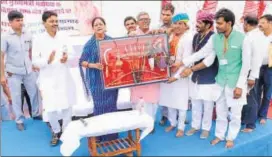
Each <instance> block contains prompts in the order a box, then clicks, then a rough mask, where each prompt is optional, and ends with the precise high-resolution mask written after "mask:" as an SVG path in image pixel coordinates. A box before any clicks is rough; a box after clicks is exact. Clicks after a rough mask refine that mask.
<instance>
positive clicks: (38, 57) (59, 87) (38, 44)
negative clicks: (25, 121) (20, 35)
mask: <svg viewBox="0 0 272 157" xmlns="http://www.w3.org/2000/svg"><path fill="white" fill-rule="evenodd" d="M68 46H69V48H70V47H71V46H70V45H69V42H68V38H67V37H66V36H65V35H64V34H61V33H59V32H57V34H56V35H55V37H51V36H50V35H49V34H48V33H47V32H44V33H42V34H40V35H37V37H36V38H34V40H33V49H32V61H33V65H35V66H37V67H39V68H40V73H39V77H38V79H37V85H38V88H39V90H40V92H41V95H42V104H43V111H44V112H43V114H44V113H46V112H53V111H62V110H63V109H67V108H69V107H71V105H74V104H75V103H76V98H75V95H74V91H75V84H74V81H73V79H72V77H71V73H70V71H69V67H68V64H67V62H66V63H61V62H60V59H61V58H62V56H63V52H66V53H68V58H69V52H70V50H71V49H68ZM52 51H55V52H56V54H55V58H54V60H53V61H52V63H51V64H48V59H49V56H50V55H51V53H52ZM56 96H57V97H56Z"/></svg>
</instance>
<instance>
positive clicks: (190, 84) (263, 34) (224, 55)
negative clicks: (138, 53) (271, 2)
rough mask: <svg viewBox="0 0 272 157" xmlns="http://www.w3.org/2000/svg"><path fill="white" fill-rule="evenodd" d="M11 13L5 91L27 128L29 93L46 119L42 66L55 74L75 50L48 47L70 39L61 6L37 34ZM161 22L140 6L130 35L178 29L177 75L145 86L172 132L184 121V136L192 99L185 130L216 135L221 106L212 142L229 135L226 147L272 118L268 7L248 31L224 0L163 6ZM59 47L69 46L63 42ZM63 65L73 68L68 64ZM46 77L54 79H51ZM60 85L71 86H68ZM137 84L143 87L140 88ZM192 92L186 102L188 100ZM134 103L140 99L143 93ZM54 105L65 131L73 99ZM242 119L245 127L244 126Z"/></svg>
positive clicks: (247, 22)
mask: <svg viewBox="0 0 272 157" xmlns="http://www.w3.org/2000/svg"><path fill="white" fill-rule="evenodd" d="M176 12H180V11H176ZM8 20H9V22H10V27H11V29H10V31H8V32H7V33H5V34H4V35H1V85H2V87H3V89H4V90H3V91H4V92H5V91H10V94H9V92H6V94H7V95H8V96H10V100H11V101H10V103H12V107H13V111H14V113H15V117H16V118H15V122H16V126H17V128H18V129H19V130H21V131H22V130H24V129H25V126H24V123H23V120H24V118H23V117H24V116H23V112H22V104H23V101H22V100H23V99H22V97H23V96H24V95H26V97H27V101H28V103H29V104H31V105H30V106H31V116H32V117H33V118H34V119H41V116H40V115H39V112H38V111H39V102H40V101H39V99H40V97H39V96H40V92H41V88H46V87H45V86H46V85H47V84H46V85H45V84H44V85H41V84H39V83H41V82H42V80H41V79H39V80H38V84H39V87H40V88H37V84H36V82H37V78H39V75H41V74H39V70H40V68H47V69H49V71H48V73H47V74H45V73H42V75H43V76H45V75H47V76H50V64H51V63H52V62H54V58H57V57H59V58H58V59H59V60H60V62H61V63H63V64H64V63H66V62H67V60H68V58H69V57H68V55H67V53H63V54H62V55H61V56H55V52H51V51H50V52H45V49H47V48H48V47H50V46H51V47H53V46H52V45H54V44H56V43H57V44H59V43H60V41H61V40H60V39H64V38H62V37H59V36H58V34H57V35H56V32H57V29H58V19H57V14H54V13H50V12H45V13H44V14H43V15H42V20H43V24H44V26H45V29H46V32H45V33H46V34H43V35H41V36H39V38H36V39H35V40H34V41H32V37H31V34H29V33H28V32H27V31H26V30H25V29H24V28H23V15H22V13H20V12H18V11H11V12H10V13H9V14H8ZM189 20H197V24H196V30H197V33H195V34H194V33H193V32H191V31H190V27H194V26H190V25H189V24H188V21H189ZM214 21H215V24H214ZM161 22H162V23H161V25H160V26H158V29H151V28H150V23H151V19H150V16H149V14H148V13H147V12H140V13H139V14H138V15H137V17H136V18H134V17H133V16H128V17H126V18H125V19H124V26H125V28H126V30H127V34H126V36H135V35H144V34H146V35H147V34H157V33H166V34H168V35H169V37H170V41H169V45H170V51H173V53H174V54H173V55H176V56H177V59H176V60H175V63H174V64H173V65H171V71H172V73H173V74H174V75H171V76H170V78H169V80H168V81H167V83H168V84H156V85H157V86H159V85H160V88H158V87H157V86H154V85H152V86H151V85H145V86H142V87H139V88H142V90H141V93H140V95H142V96H141V98H143V99H145V101H146V102H147V103H148V104H150V105H151V106H152V107H153V109H152V110H153V116H154V117H155V115H156V114H155V113H156V109H157V106H158V104H160V105H161V106H162V107H161V109H162V111H161V113H162V118H161V120H160V124H161V125H165V124H166V122H167V121H168V120H169V122H170V126H169V127H167V128H166V129H165V131H166V132H169V131H172V130H173V129H174V128H175V127H177V128H178V131H177V134H176V136H177V137H182V136H183V134H184V124H185V119H186V111H187V109H188V101H189V99H190V100H191V102H192V123H191V129H190V130H188V131H187V132H186V133H185V134H186V135H187V136H191V135H193V134H195V133H196V132H197V131H199V130H202V133H201V136H200V138H203V139H204V138H207V137H208V136H209V133H210V128H211V125H212V123H211V122H212V113H213V108H214V105H215V106H216V115H217V118H216V130H215V138H214V140H212V141H211V144H212V145H215V144H217V143H219V142H221V141H224V140H226V147H227V148H231V147H233V146H234V140H235V139H236V137H237V135H238V134H239V132H240V131H242V132H245V133H248V132H252V131H253V130H254V129H256V121H257V122H260V123H261V124H265V123H266V119H267V112H268V108H269V102H270V100H271V94H272V50H271V44H272V15H270V14H266V15H263V16H262V17H260V18H258V17H256V16H253V15H246V16H245V17H244V23H243V26H244V27H243V28H244V32H239V31H237V30H235V29H234V28H233V26H234V24H235V16H234V14H233V12H232V11H231V10H229V9H226V8H222V9H220V10H219V11H218V12H216V14H215V15H213V14H211V13H207V12H205V11H200V12H199V13H198V16H197V19H189V17H188V15H187V14H186V13H176V14H175V8H174V7H173V6H172V5H171V4H166V5H165V6H163V7H162V10H161ZM214 28H216V31H214ZM48 35H50V36H51V37H53V38H52V39H51V38H50V37H49V36H48ZM64 41H65V40H64ZM64 41H63V40H62V42H64ZM44 43H47V44H44ZM48 43H51V44H52V45H49V44H48ZM37 45H38V46H37ZM54 46H55V45H54ZM33 47H35V48H33ZM171 48H173V49H171ZM56 49H61V50H60V51H63V52H64V51H65V50H63V47H61V48H56ZM34 51H39V52H34ZM41 52H43V53H47V55H45V56H46V57H47V58H48V59H46V58H40V60H37V59H36V60H35V61H32V58H34V57H36V58H37V57H38V56H39V54H40V53H41ZM32 53H33V54H35V56H33V55H32ZM58 68H59V69H61V70H63V71H65V67H63V66H62V65H59V67H58ZM51 70H53V69H52V68H51ZM64 74H65V73H64ZM65 76H66V75H65ZM43 81H44V82H46V79H43ZM174 83H176V84H174ZM170 84H174V86H170ZM56 86H57V85H56ZM58 87H64V85H63V86H58ZM176 87H177V89H176ZM58 89H59V88H58ZM59 90H60V93H63V90H64V89H59ZM131 92H132V94H134V95H135V94H136V92H135V90H134V89H132V90H131ZM145 92H146V93H145ZM171 92H172V93H171ZM150 93H153V94H154V93H158V94H157V95H158V98H156V96H154V99H153V100H155V101H153V100H151V99H150V97H152V95H151V96H150ZM181 93H182V94H181ZM169 94H170V95H169ZM136 95H137V94H136ZM138 95H139V94H138ZM52 97H54V95H52ZM60 97H61V96H60ZM139 97H140V96H139ZM152 98H153V97H152ZM171 98H172V99H171ZM170 99H171V100H170ZM149 100H150V101H149ZM184 100H185V102H186V103H183V101H184ZM63 101H64V100H63ZM132 101H133V100H132ZM181 101H182V102H181ZM70 102H72V101H70ZM47 103H50V102H47ZM51 103H52V102H51ZM133 103H137V100H135V102H133ZM52 104H53V103H52ZM54 104H55V102H54ZM60 104H62V103H60ZM63 104H65V102H63ZM186 105H187V106H186ZM46 109H47V111H48V112H47V114H48V121H49V123H50V125H51V127H52V130H53V131H55V132H56V133H59V132H61V130H62V129H61V126H60V125H59V124H58V120H59V119H64V124H63V125H62V127H63V129H64V128H65V126H66V125H67V124H68V123H69V121H70V119H71V113H70V112H71V111H70V109H69V106H65V105H63V106H61V105H60V106H59V108H58V109H56V107H55V106H52V105H51V106H50V107H49V106H47V108H46ZM56 111H62V118H59V117H58V116H57V113H56ZM64 111H65V112H64ZM242 125H245V127H244V128H243V129H241V130H240V128H241V126H242ZM226 132H227V136H225V133H226ZM57 138H59V135H58V136H54V137H53V141H54V142H53V143H52V142H51V144H53V145H55V144H56V143H57Z"/></svg>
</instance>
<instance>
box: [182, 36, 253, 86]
mask: <svg viewBox="0 0 272 157" xmlns="http://www.w3.org/2000/svg"><path fill="white" fill-rule="evenodd" d="M215 35H216V34H214V35H212V36H211V38H210V40H208V42H207V44H206V45H205V46H204V47H203V48H202V49H200V50H199V51H198V52H196V53H194V54H193V55H191V56H189V57H186V58H184V59H183V60H182V62H183V63H184V65H185V66H188V65H189V64H192V63H194V62H196V61H199V60H201V59H202V58H205V57H206V56H208V55H209V54H210V53H213V54H216V53H215V49H214V45H213V38H214V36H215ZM242 49H243V52H242V63H243V64H242V68H241V71H240V75H239V79H238V81H237V84H236V87H238V88H244V85H245V84H246V81H247V76H248V71H249V69H250V58H251V57H250V52H249V51H248V50H247V49H246V48H245V42H244V43H243V48H242ZM211 64H212V63H211Z"/></svg>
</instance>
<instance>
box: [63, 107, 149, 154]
mask: <svg viewBox="0 0 272 157" xmlns="http://www.w3.org/2000/svg"><path fill="white" fill-rule="evenodd" d="M85 121H86V122H87V124H88V125H87V126H86V127H85V126H84V124H83V123H82V122H81V121H80V120H77V121H72V122H70V123H69V124H68V126H67V128H66V129H65V130H64V132H63V134H62V136H61V141H62V142H63V143H62V145H61V147H60V152H61V154H62V155H63V156H71V155H72V154H73V152H74V151H75V150H76V149H77V148H78V147H79V145H80V140H81V139H82V138H84V137H93V136H101V135H106V134H112V133H118V132H125V131H129V130H134V129H137V128H139V129H141V130H143V132H142V134H141V137H140V140H142V139H143V138H145V137H146V136H147V135H148V134H149V133H150V132H151V131H152V130H153V127H154V121H153V119H152V117H150V116H149V115H148V114H146V113H145V112H143V113H140V112H139V111H138V110H133V111H123V112H113V113H107V114H103V115H99V116H95V117H91V118H86V119H85Z"/></svg>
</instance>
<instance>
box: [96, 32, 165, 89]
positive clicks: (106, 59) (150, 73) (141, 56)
mask: <svg viewBox="0 0 272 157" xmlns="http://www.w3.org/2000/svg"><path fill="white" fill-rule="evenodd" d="M98 44H99V59H100V63H101V64H102V65H103V70H102V71H101V75H102V79H103V80H102V81H103V83H104V88H105V89H113V88H123V87H130V86H138V85H144V84H150V83H157V82H162V81H166V80H167V79H168V77H169V76H170V69H169V66H168V65H169V45H168V37H167V35H166V34H157V35H141V36H134V37H123V38H114V39H111V40H102V41H99V43H98Z"/></svg>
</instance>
